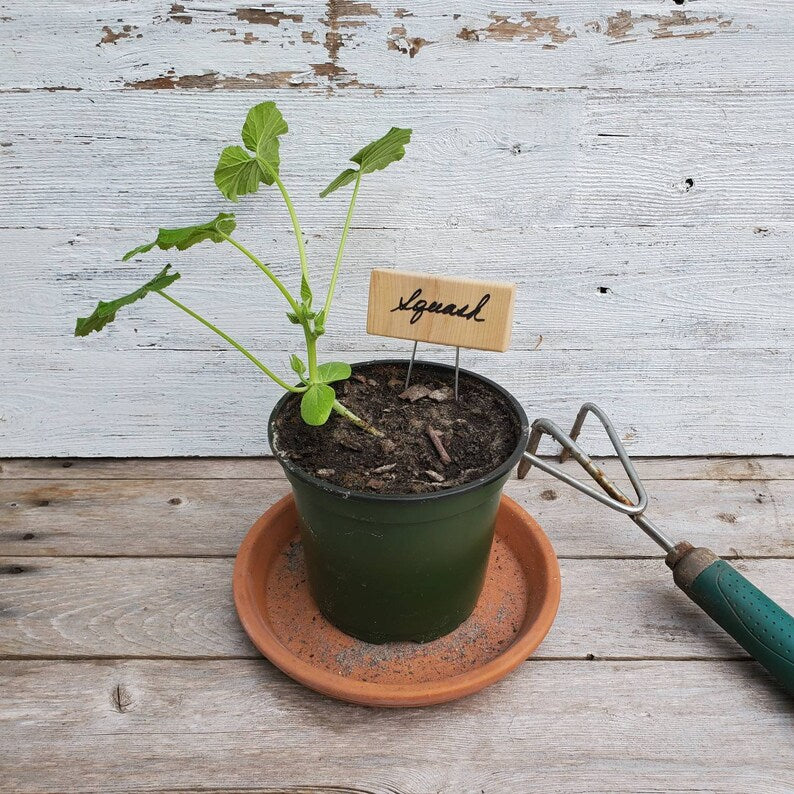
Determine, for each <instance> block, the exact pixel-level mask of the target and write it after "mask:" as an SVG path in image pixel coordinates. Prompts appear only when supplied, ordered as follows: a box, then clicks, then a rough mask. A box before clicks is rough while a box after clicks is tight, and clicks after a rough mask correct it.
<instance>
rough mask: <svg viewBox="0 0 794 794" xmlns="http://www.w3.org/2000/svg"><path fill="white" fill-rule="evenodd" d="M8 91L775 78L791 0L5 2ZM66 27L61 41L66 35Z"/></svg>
mask: <svg viewBox="0 0 794 794" xmlns="http://www.w3.org/2000/svg"><path fill="white" fill-rule="evenodd" d="M3 14H4V23H3V27H4V29H5V31H6V35H5V36H4V39H3V48H2V49H0V58H2V60H3V62H4V63H7V64H8V65H9V67H8V68H6V69H4V73H3V76H2V82H1V83H0V85H2V87H3V88H5V89H6V90H8V89H14V88H17V89H18V88H23V89H27V90H35V89H43V88H47V89H72V90H74V89H84V90H85V89H95V90H117V89H124V88H132V89H143V90H146V89H169V90H172V91H176V90H197V89H198V90H217V89H226V90H246V89H256V88H268V89H273V88H284V89H290V90H293V91H296V92H297V91H300V90H304V91H305V90H307V89H311V88H325V89H329V90H343V89H349V90H350V89H352V90H355V89H363V90H365V91H367V92H370V90H371V89H375V90H378V89H389V88H395V87H400V88H402V87H409V88H427V87H435V86H439V85H443V86H455V87H470V86H478V87H489V86H521V87H525V86H529V87H534V88H552V89H561V88H574V89H582V88H584V87H597V88H607V89H615V88H629V89H636V88H643V89H649V88H650V89H656V88H664V89H668V88H670V87H671V86H672V87H676V88H714V87H722V86H731V87H742V88H744V87H750V88H764V89H768V88H783V87H790V86H791V70H790V68H789V66H790V63H789V61H790V49H791V46H792V20H793V19H794V12H792V8H791V4H790V3H787V2H786V1H785V0H774V1H773V2H761V0H748V2H744V3H740V2H736V0H730V1H729V2H715V0H701V2H698V3H697V5H688V4H687V5H686V6H685V7H683V8H679V7H675V4H673V3H665V4H663V5H662V4H659V3H653V2H647V1H646V0H550V1H549V2H544V3H542V4H538V3H530V2H514V1H513V0H503V1H502V2H500V3H498V4H496V5H494V4H492V3H491V4H487V3H483V2H470V3H467V4H465V5H461V6H460V7H459V8H457V12H456V13H453V12H452V10H451V9H450V7H449V6H448V4H445V3H443V2H440V0H429V1H425V2H415V3H411V4H410V9H408V8H405V6H404V5H403V7H401V6H400V5H399V3H396V2H376V3H360V2H340V3H336V2H334V3H324V2H311V1H310V0H309V1H304V2H300V0H292V2H289V3H277V4H275V5H266V6H264V7H263V6H262V4H259V5H257V4H249V6H248V7H245V6H243V7H242V8H241V7H240V3H239V2H238V1H237V0H235V2H228V0H218V2H213V3H211V4H207V3H199V2H194V3H190V2H187V3H181V4H173V5H172V7H171V8H170V9H169V4H168V3H159V2H156V0H143V2H136V3H134V4H131V5H129V6H128V5H123V6H119V4H118V3H113V2H111V1H110V0H103V2H92V3H91V4H90V5H86V4H82V3H75V2H71V1H70V0H55V2H47V3H29V2H25V0H7V1H6V2H5V3H4V4H3ZM65 41H68V43H69V46H68V47H67V46H64V42H65Z"/></svg>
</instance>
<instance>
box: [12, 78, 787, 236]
mask: <svg viewBox="0 0 794 794" xmlns="http://www.w3.org/2000/svg"><path fill="white" fill-rule="evenodd" d="M273 98H274V94H273V92H269V91H258V92H253V93H251V92H245V93H242V94H241V93H239V92H237V93H236V92H227V91H220V92H212V93H209V94H207V93H202V92H191V93H182V92H149V91H145V92H144V91H133V92H120V93H117V92H96V93H92V94H91V95H89V94H88V93H85V92H78V93H74V92H55V93H47V92H44V93H31V94H0V118H8V119H14V124H13V126H12V127H10V128H8V126H9V125H8V124H7V125H6V127H7V129H6V131H5V132H4V133H3V136H2V137H3V142H4V143H10V144H11V146H4V147H3V148H2V150H0V151H2V163H3V168H2V171H0V188H2V189H3V190H4V191H6V192H8V193H9V194H13V195H14V196H15V200H14V201H13V202H11V203H10V204H9V205H8V206H7V207H6V208H5V212H4V216H3V221H2V222H3V225H4V226H31V225H36V226H70V227H74V226H85V225H87V224H86V219H87V218H90V226H91V227H94V228H95V227H97V226H110V227H117V226H136V227H139V226H140V225H142V224H146V225H151V226H157V225H163V224H170V225H178V224H179V223H180V222H181V221H182V220H183V219H184V220H191V222H192V220H193V219H195V218H196V217H198V218H204V217H205V216H206V217H213V216H214V215H215V214H216V213H217V211H218V207H219V206H220V202H221V199H220V197H219V195H218V193H217V190H216V188H215V185H214V184H213V182H212V172H213V170H214V168H215V165H216V163H217V157H218V153H219V151H220V149H221V147H222V146H225V145H228V144H230V143H234V142H235V141H238V140H239V130H240V126H241V122H242V120H243V119H244V117H245V112H246V110H247V109H248V108H249V107H250V106H251V105H252V104H253V103H254V102H256V101H261V100H265V99H273ZM278 100H279V105H280V107H281V109H282V111H283V112H284V115H285V118H287V119H288V121H289V124H290V133H289V135H288V136H286V138H285V140H284V143H283V144H282V149H281V151H282V165H281V173H282V176H283V177H284V180H285V183H286V184H287V185H288V186H289V188H290V190H291V191H292V195H293V199H294V200H295V202H296V206H297V207H298V208H299V210H300V212H301V215H302V217H303V218H304V220H305V219H307V218H311V219H312V223H311V224H308V223H307V228H306V231H308V232H312V231H313V230H315V229H322V228H326V227H328V226H332V225H337V226H338V225H340V224H341V221H342V218H343V217H344V210H345V207H346V196H344V195H342V194H341V193H340V194H334V196H333V197H330V198H329V199H327V200H322V199H320V198H319V196H318V191H319V190H320V189H321V188H322V187H323V186H325V184H327V182H328V181H330V179H331V178H333V176H335V175H336V173H338V171H339V167H340V165H342V164H343V163H344V162H345V161H346V160H347V158H348V157H350V156H351V153H352V152H354V151H355V149H356V144H355V143H353V144H351V139H352V140H353V141H355V142H366V141H368V140H372V139H373V138H375V137H378V136H379V135H382V134H383V131H384V129H385V128H387V127H388V126H389V125H390V124H398V123H399V124H403V125H405V126H411V127H412V128H413V130H414V137H413V140H412V143H411V145H410V154H409V155H408V156H407V157H406V159H405V160H404V161H403V162H401V163H400V164H399V165H397V166H394V167H393V168H392V169H390V170H389V174H388V177H384V176H381V175H378V176H375V177H372V178H371V179H370V180H369V182H368V185H367V186H366V189H365V190H364V191H363V192H362V200H361V202H360V204H359V206H358V208H357V211H356V216H355V222H356V224H357V225H359V226H365V227H382V226H392V227H398V228H403V229H411V230H413V229H419V228H430V229H438V228H453V229H457V228H479V229H494V228H496V229H501V228H513V229H515V228H524V227H527V226H537V225H612V226H613V225H632V226H635V225H651V226H670V225H687V226H690V225H691V226H704V225H710V224H717V225H723V226H737V225H744V226H750V227H755V226H760V227H763V228H767V227H769V226H774V225H776V224H784V223H789V224H790V223H791V222H792V208H791V202H789V201H788V193H789V190H788V185H790V184H791V182H792V180H794V147H793V146H792V143H791V140H790V136H788V135H786V132H785V130H786V127H787V126H790V125H791V123H792V115H793V114H794V110H792V103H791V102H790V101H789V99H788V97H787V95H786V94H785V93H767V92H757V93H751V92H750V93H716V94H712V93H698V94H689V93H674V94H669V95H662V94H658V95H656V94H655V95H653V96H651V97H648V96H647V95H645V94H642V93H629V94H624V93H622V92H604V93H595V94H593V93H591V92H562V93H559V92H540V93H539V92H536V91H528V90H515V89H499V90H493V91H484V90H480V91H476V90H475V91H454V90H448V89H437V90H434V91H422V92H418V93H415V92H411V91H397V92H387V93H385V94H384V95H382V96H379V97H377V98H373V97H372V96H370V95H369V94H365V93H364V92H352V93H350V92H348V93H344V94H341V95H330V96H329V95H327V94H325V93H320V94H317V93H312V94H309V93H294V92H287V93H286V94H285V95H283V96H282V95H279V97H278ZM626 105H629V106H631V108H632V109H631V110H628V109H626ZM318 115H320V116H321V118H323V119H324V120H325V121H324V123H323V126H322V134H321V135H318V134H317V119H318ZM639 116H644V117H645V121H644V123H643V124H642V125H640V127H639V128H638V134H632V133H631V132H627V130H630V129H632V128H633V127H634V121H633V120H634V119H636V118H637V117H639ZM157 118H168V119H169V124H167V125H166V124H130V119H157ZM671 118H674V119H676V124H675V125H673V124H671V123H670V120H671ZM769 118H772V119H774V120H773V121H767V119H769ZM461 119H465V123H461ZM679 121H681V123H682V127H681V129H682V132H677V131H676V128H677V127H678V123H679ZM734 127H735V128H736V129H737V130H739V133H738V134H737V133H736V132H733V131H731V130H732V128H734ZM742 131H744V132H745V134H744V135H742V134H741V132H742ZM186 150H189V151H190V153H191V157H190V160H189V166H187V165H186V160H185V154H184V153H185V151H186ZM617 163H619V164H620V167H616V164H617ZM153 164H154V165H153ZM20 172H22V173H24V174H25V175H26V177H25V190H24V191H21V192H20V191H19V190H18V184H19V178H20ZM420 175H421V176H420ZM687 180H690V181H689V182H688V181H687ZM239 215H240V218H241V220H242V221H243V222H245V221H248V222H249V225H250V226H251V227H254V226H255V225H257V224H258V225H260V226H261V227H262V228H266V229H271V228H284V227H285V226H286V225H287V218H286V214H285V212H284V210H283V207H282V206H281V203H280V202H279V201H278V200H277V199H276V196H275V195H272V196H271V200H269V201H268V200H267V199H265V198H262V197H258V200H257V199H251V200H246V201H243V202H241V203H240V205H239Z"/></svg>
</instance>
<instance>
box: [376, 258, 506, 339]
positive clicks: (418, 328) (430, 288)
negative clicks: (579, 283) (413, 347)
mask: <svg viewBox="0 0 794 794" xmlns="http://www.w3.org/2000/svg"><path fill="white" fill-rule="evenodd" d="M515 294H516V285H515V284H505V283H503V282H498V281H478V280H476V279H472V278H450V277H448V276H433V275H430V274H428V273H409V272H406V271H404V270H387V269H385V268H375V269H374V270H373V271H372V275H371V277H370V281H369V309H368V311H367V333H370V334H376V335H378V336H394V337H397V338H399V339H412V340H414V341H417V342H433V343H436V344H440V345H456V346H458V347H473V348H476V349H478V350H499V351H501V352H504V351H505V350H507V348H508V347H510V334H511V331H512V327H513V303H514V301H515Z"/></svg>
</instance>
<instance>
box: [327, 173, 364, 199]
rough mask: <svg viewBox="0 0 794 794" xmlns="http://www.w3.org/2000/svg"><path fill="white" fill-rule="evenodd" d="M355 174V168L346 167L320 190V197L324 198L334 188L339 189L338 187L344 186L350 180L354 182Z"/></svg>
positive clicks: (356, 174)
mask: <svg viewBox="0 0 794 794" xmlns="http://www.w3.org/2000/svg"><path fill="white" fill-rule="evenodd" d="M357 176H358V171H357V170H356V169H355V168H346V169H345V170H344V171H342V173H341V174H339V176H338V177H337V178H336V179H334V180H333V182H331V184H330V185H328V187H327V188H325V190H322V191H320V198H325V197H326V196H328V195H330V194H331V193H333V192H334V191H335V190H339V188H340V187H344V186H345V185H349V184H350V183H351V182H355V181H356V177H357Z"/></svg>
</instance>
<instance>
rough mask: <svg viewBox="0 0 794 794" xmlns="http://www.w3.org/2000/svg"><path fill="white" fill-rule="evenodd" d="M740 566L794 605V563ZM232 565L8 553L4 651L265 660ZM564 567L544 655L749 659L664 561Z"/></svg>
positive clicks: (1, 621)
mask: <svg viewBox="0 0 794 794" xmlns="http://www.w3.org/2000/svg"><path fill="white" fill-rule="evenodd" d="M734 564H735V565H736V567H737V568H738V569H739V570H740V571H741V572H742V573H743V574H744V575H745V576H747V578H748V579H750V581H752V582H753V583H754V584H756V585H757V586H758V587H759V588H760V589H762V590H763V591H764V592H765V593H766V594H767V595H769V597H770V598H772V599H773V600H775V601H777V603H779V604H780V605H781V606H782V607H783V608H784V609H787V610H788V611H794V560H791V559H788V560H739V561H736V562H735V563H734ZM232 566H233V560H231V559H206V558H199V559H174V558H168V559H146V560H137V559H85V558H77V559H56V558H51V557H45V558H38V559H35V560H34V559H30V558H24V557H2V558H0V581H2V611H0V628H1V629H2V631H0V657H16V656H33V657H55V658H70V657H85V656H91V657H185V658H189V657H247V658H258V657H259V655H260V654H259V652H258V651H257V650H256V649H255V648H254V647H253V646H252V645H251V644H250V642H249V641H248V638H247V637H246V635H245V634H244V632H243V630H242V628H241V627H240V625H239V623H238V620H237V615H236V612H235V609H234V603H233V601H232V594H231V577H232ZM560 571H561V575H562V592H563V595H562V600H561V602H560V608H559V612H558V614H557V618H556V620H555V622H554V626H553V627H552V629H551V631H550V632H549V635H548V636H547V638H546V639H545V640H544V641H543V644H542V645H541V647H540V648H539V649H538V650H537V651H536V652H535V654H534V656H537V657H538V658H548V659H551V658H555V659H556V658H564V659H585V658H587V657H588V655H590V656H595V657H598V658H604V659H627V658H633V659H646V658H662V657H665V658H678V659H690V658H693V659H694V658H697V659H717V658H728V659H735V658H744V657H745V656H746V654H745V653H744V651H743V650H742V649H741V648H740V647H739V646H738V645H737V644H736V643H735V642H734V641H733V640H732V639H731V638H730V637H729V636H728V635H727V634H726V633H725V632H724V631H723V630H722V629H721V628H720V627H719V626H717V625H716V624H714V623H713V622H712V621H711V620H710V619H709V618H708V617H707V616H706V615H704V614H703V612H702V611H701V610H700V609H699V607H697V606H695V605H694V604H693V603H692V602H691V601H689V600H688V599H687V598H686V596H684V595H683V594H682V593H681V592H680V591H679V590H678V589H677V588H676V587H675V585H674V584H673V579H672V575H671V573H670V571H669V570H668V568H667V567H666V566H665V565H664V563H663V562H662V561H661V560H659V559H655V560H614V559H613V560H573V559H562V560H561V561H560ZM340 674H342V668H341V667H340Z"/></svg>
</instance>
